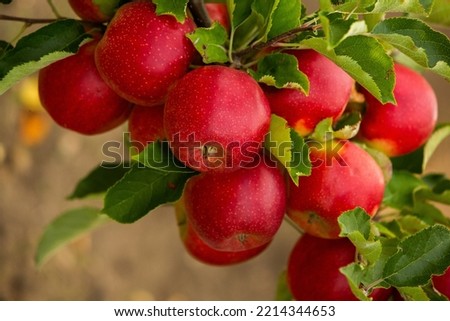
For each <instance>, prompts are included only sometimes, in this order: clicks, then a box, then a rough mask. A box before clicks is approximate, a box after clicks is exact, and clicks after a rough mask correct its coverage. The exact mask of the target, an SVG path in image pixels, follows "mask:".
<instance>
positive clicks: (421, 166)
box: [391, 123, 450, 174]
mask: <svg viewBox="0 0 450 321" xmlns="http://www.w3.org/2000/svg"><path fill="white" fill-rule="evenodd" d="M448 136H450V124H449V123H446V124H441V125H438V126H437V127H436V129H435V130H434V132H433V134H432V135H431V137H430V138H429V139H428V141H427V142H426V143H425V144H424V145H423V146H421V147H420V148H418V149H416V150H415V151H414V152H412V153H409V154H407V155H403V156H399V157H393V158H391V160H392V165H393V167H394V169H397V170H407V171H410V172H413V173H416V174H422V173H423V172H424V171H425V169H426V167H427V165H428V162H429V160H430V158H431V156H433V154H434V152H435V151H436V149H437V148H438V147H439V145H440V144H441V143H442V142H443V141H444V139H446V138H447V137H448Z"/></svg>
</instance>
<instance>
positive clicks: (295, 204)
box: [287, 141, 385, 239]
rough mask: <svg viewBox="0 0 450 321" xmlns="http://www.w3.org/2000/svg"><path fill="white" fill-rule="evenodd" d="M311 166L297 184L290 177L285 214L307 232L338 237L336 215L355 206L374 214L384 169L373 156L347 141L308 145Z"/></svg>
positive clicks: (380, 192)
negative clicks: (309, 171)
mask: <svg viewBox="0 0 450 321" xmlns="http://www.w3.org/2000/svg"><path fill="white" fill-rule="evenodd" d="M310 158H311V162H312V170H311V175H310V176H301V177H300V178H299V181H298V186H296V185H295V184H294V183H293V182H292V180H289V183H288V184H289V187H288V205H287V214H288V216H289V217H290V218H291V219H292V220H293V221H294V222H295V223H296V224H297V225H298V226H299V227H300V228H302V229H303V230H304V231H305V232H306V233H309V234H311V235H314V236H318V237H323V238H330V239H332V238H338V237H339V233H340V228H339V224H338V222H337V218H338V217H339V215H341V214H342V213H343V212H345V211H348V210H352V209H354V208H356V207H361V208H363V209H364V210H365V211H366V212H367V213H368V214H369V215H370V216H373V215H375V213H376V212H377V210H378V208H379V207H380V205H381V201H382V199H383V193H384V187H385V182H384V177H383V172H382V170H381V168H380V167H379V165H378V164H377V163H376V162H375V160H374V159H373V158H372V157H371V156H370V155H369V154H368V153H367V152H366V151H365V150H363V149H362V148H361V147H359V146H357V145H356V144H354V143H352V142H350V141H329V142H326V143H317V144H315V145H311V154H310Z"/></svg>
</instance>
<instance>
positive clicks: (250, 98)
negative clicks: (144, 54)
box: [164, 66, 270, 172]
mask: <svg viewBox="0 0 450 321" xmlns="http://www.w3.org/2000/svg"><path fill="white" fill-rule="evenodd" d="M269 123H270V108H269V104H268V102H267V99H266V97H265V96H264V93H263V91H262V90H261V88H260V87H259V85H258V83H257V82H256V81H255V80H254V79H253V78H252V77H250V76H249V75H248V74H246V73H245V72H243V71H239V70H236V69H232V68H229V67H224V66H205V67H200V68H198V69H196V70H194V71H191V72H189V73H188V74H187V75H186V76H184V77H183V78H182V79H181V80H180V81H179V82H178V83H177V84H176V85H175V87H174V88H173V90H171V92H170V93H169V96H168V99H167V103H166V105H165V111H164V128H165V131H166V137H167V139H168V140H169V141H170V146H171V148H172V150H173V152H174V154H175V156H176V157H177V158H178V159H180V160H181V161H182V162H183V163H185V164H186V165H187V166H190V167H191V168H193V169H195V170H198V171H218V172H220V171H231V170H236V169H237V168H239V167H241V166H243V165H244V164H245V163H249V162H251V161H253V160H254V157H255V156H256V157H257V156H258V152H259V150H260V148H261V146H262V142H263V140H264V136H265V134H266V133H267V132H268V130H269Z"/></svg>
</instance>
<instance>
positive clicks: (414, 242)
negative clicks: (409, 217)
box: [383, 225, 450, 287]
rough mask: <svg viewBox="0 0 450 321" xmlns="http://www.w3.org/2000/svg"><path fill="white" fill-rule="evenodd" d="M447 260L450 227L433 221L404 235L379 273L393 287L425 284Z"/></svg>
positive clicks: (448, 257) (442, 270)
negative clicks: (413, 232)
mask: <svg viewBox="0 0 450 321" xmlns="http://www.w3.org/2000/svg"><path fill="white" fill-rule="evenodd" d="M449 262H450V230H449V229H448V228H446V227H444V226H442V225H434V226H431V227H429V228H426V229H423V230H421V231H420V232H418V233H416V234H414V235H412V236H410V237H408V238H406V239H404V240H403V241H402V242H401V243H400V244H399V252H398V253H396V254H394V255H393V256H392V257H391V258H390V259H389V260H388V262H387V263H386V266H385V269H384V272H383V277H384V279H385V280H386V281H387V282H388V283H389V284H391V285H392V286H395V287H415V286H420V285H425V284H427V283H428V281H429V280H430V277H431V275H432V274H442V273H444V271H445V270H446V269H447V268H448V265H449Z"/></svg>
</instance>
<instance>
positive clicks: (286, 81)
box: [249, 53, 309, 95]
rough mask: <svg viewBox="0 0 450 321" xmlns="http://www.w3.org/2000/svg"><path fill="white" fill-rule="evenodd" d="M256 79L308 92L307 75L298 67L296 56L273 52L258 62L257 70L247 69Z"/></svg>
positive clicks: (272, 84) (271, 84)
mask: <svg viewBox="0 0 450 321" xmlns="http://www.w3.org/2000/svg"><path fill="white" fill-rule="evenodd" d="M249 73H250V74H251V75H252V77H253V78H255V80H256V81H258V82H262V83H265V84H266V85H269V86H275V87H276V88H291V89H298V90H301V91H302V92H304V93H305V94H306V95H307V94H308V93H309V80H308V77H307V76H306V75H305V74H304V73H303V72H301V71H300V70H299V69H298V62H297V58H295V57H294V56H293V55H289V54H285V53H273V54H270V55H268V56H265V57H264V58H263V59H261V60H260V61H259V63H258V68H257V71H253V70H249Z"/></svg>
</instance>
